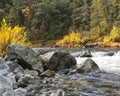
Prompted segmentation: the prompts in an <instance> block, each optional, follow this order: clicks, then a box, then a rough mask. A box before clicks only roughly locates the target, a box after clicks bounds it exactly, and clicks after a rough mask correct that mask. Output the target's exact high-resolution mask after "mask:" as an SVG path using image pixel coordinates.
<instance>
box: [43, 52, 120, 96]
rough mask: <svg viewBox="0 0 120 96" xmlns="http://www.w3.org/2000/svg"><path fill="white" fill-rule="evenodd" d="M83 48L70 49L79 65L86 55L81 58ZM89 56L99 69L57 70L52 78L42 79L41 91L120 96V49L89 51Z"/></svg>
mask: <svg viewBox="0 0 120 96" xmlns="http://www.w3.org/2000/svg"><path fill="white" fill-rule="evenodd" d="M83 52H84V51H83V50H77V51H70V54H71V55H72V56H74V57H75V59H76V61H77V66H80V65H81V64H82V63H83V62H84V61H85V60H86V59H88V58H87V57H84V58H81V57H80V54H82V53H83ZM91 54H92V56H93V57H90V58H91V59H92V60H93V61H94V62H95V63H96V64H97V65H98V66H99V68H100V71H96V72H90V73H73V74H66V70H67V71H70V70H69V69H65V70H61V71H60V72H57V73H56V75H55V77H54V78H52V79H51V78H49V79H48V78H46V79H44V80H45V81H49V82H47V84H44V86H45V88H44V86H43V89H42V90H41V93H42V92H43V91H49V90H56V89H62V90H64V91H65V92H66V95H61V96H120V74H119V73H120V51H118V50H117V51H116V50H115V51H110V50H109V51H108V50H107V51H106V50H104V51H103V50H102V51H101V50H97V51H93V50H92V51H91Z"/></svg>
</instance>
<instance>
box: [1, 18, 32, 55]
mask: <svg viewBox="0 0 120 96" xmlns="http://www.w3.org/2000/svg"><path fill="white" fill-rule="evenodd" d="M26 41H27V36H26V32H25V27H20V26H18V25H16V26H14V27H12V26H10V25H8V24H7V23H6V20H5V19H3V20H2V24H1V27H0V55H1V56H3V55H4V54H5V52H6V48H7V46H8V45H9V44H20V45H30V43H28V42H26Z"/></svg>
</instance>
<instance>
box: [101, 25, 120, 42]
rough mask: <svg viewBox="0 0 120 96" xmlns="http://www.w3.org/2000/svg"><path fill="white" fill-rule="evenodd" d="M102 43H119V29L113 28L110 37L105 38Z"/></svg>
mask: <svg viewBox="0 0 120 96" xmlns="http://www.w3.org/2000/svg"><path fill="white" fill-rule="evenodd" d="M103 41H104V42H119V41H120V28H118V27H116V26H113V28H112V30H111V31H110V35H108V36H105V37H104V39H103Z"/></svg>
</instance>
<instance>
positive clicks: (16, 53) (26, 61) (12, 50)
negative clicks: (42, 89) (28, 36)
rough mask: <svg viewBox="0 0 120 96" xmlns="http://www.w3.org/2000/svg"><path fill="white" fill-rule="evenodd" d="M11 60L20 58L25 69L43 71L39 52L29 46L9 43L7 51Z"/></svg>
mask: <svg viewBox="0 0 120 96" xmlns="http://www.w3.org/2000/svg"><path fill="white" fill-rule="evenodd" d="M6 54H7V56H8V58H9V59H10V60H15V59H17V60H18V64H20V65H21V66H22V67H23V68H24V69H34V70H38V71H39V72H43V71H44V68H43V64H42V62H41V60H40V58H39V56H38V55H37V53H36V52H35V51H34V50H32V49H31V48H29V47H27V46H21V45H9V46H8V48H7V52H6Z"/></svg>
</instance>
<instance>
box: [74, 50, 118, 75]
mask: <svg viewBox="0 0 120 96" xmlns="http://www.w3.org/2000/svg"><path fill="white" fill-rule="evenodd" d="M107 53H110V52H93V53H92V55H93V57H92V58H91V59H92V60H93V61H94V62H95V63H96V64H97V65H98V66H99V68H100V70H101V71H105V72H110V73H120V51H118V52H113V56H107ZM86 59H88V58H86V57H85V58H81V57H76V60H77V65H78V66H80V65H81V64H82V63H83V62H84V61H85V60H86Z"/></svg>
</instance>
